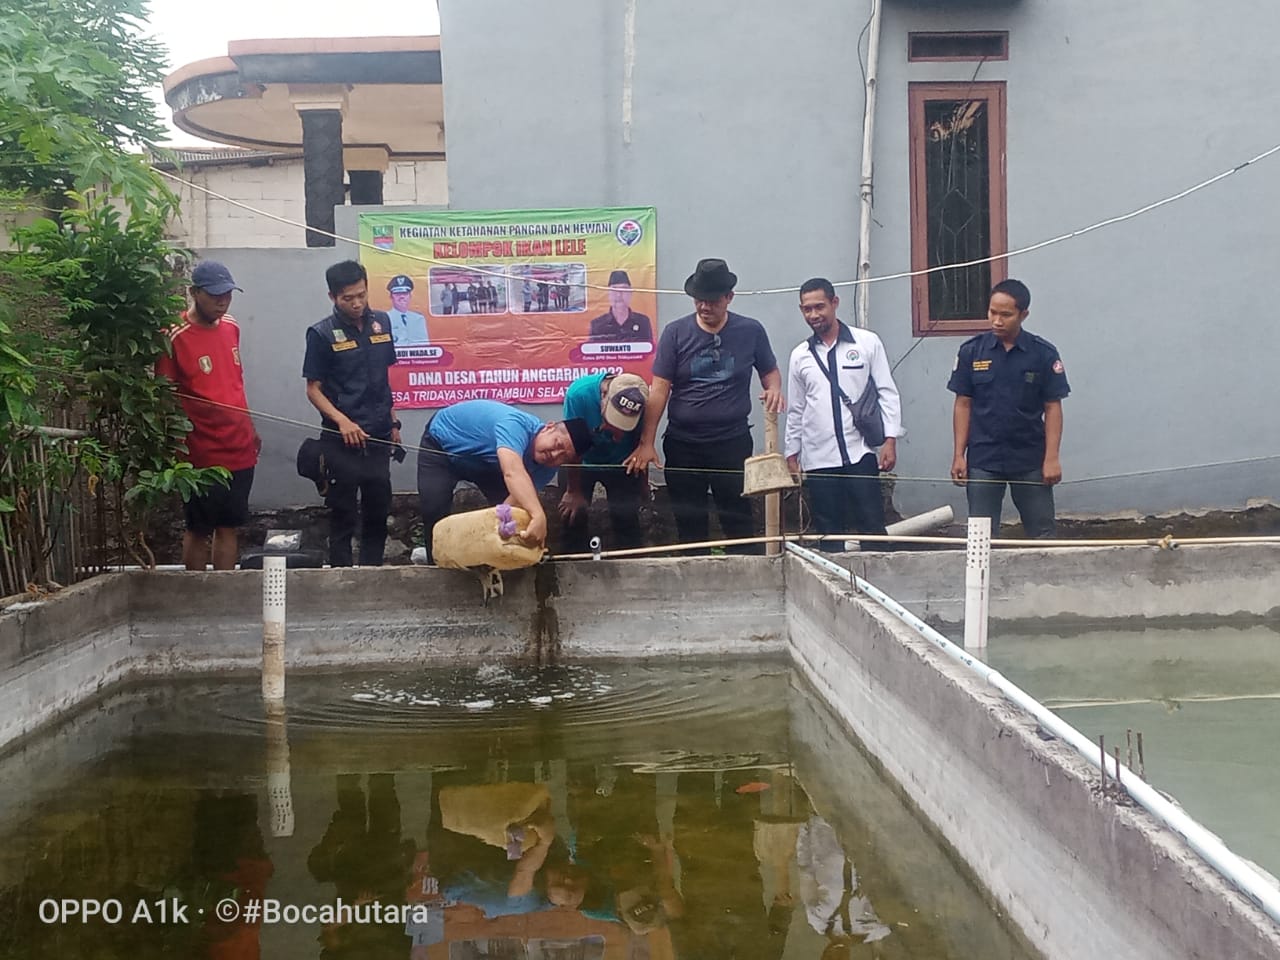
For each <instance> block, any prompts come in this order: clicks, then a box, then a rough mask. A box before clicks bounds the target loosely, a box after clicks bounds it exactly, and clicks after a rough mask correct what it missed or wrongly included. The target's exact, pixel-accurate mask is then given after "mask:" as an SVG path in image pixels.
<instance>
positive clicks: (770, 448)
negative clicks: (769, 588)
mask: <svg viewBox="0 0 1280 960" xmlns="http://www.w3.org/2000/svg"><path fill="white" fill-rule="evenodd" d="M764 452H765V453H777V452H778V415H777V414H776V413H768V412H766V413H765V415H764ZM781 533H782V494H781V493H766V494H765V495H764V535H765V536H766V537H776V536H779V535H780V534H781ZM764 552H765V555H766V556H770V557H776V556H779V555H780V554H781V553H782V543H781V542H780V541H777V540H770V541H769V542H768V543H767V544H765V548H764Z"/></svg>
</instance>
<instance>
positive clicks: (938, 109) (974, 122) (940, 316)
mask: <svg viewBox="0 0 1280 960" xmlns="http://www.w3.org/2000/svg"><path fill="white" fill-rule="evenodd" d="M909 116H910V122H911V137H910V145H911V268H912V270H925V269H929V270H931V271H932V272H930V273H927V274H924V275H921V276H916V277H914V278H913V279H912V297H911V306H912V310H911V312H912V328H913V332H914V333H915V335H916V336H928V335H931V334H951V335H957V334H972V333H975V332H978V331H980V330H985V329H986V327H987V319H986V318H987V295H988V293H989V292H990V290H991V287H992V286H993V285H994V284H996V283H998V282H999V281H1001V280H1003V279H1005V277H1006V276H1007V272H1008V271H1007V266H1006V262H1005V260H1004V259H998V260H995V261H991V262H986V263H978V262H975V261H982V260H986V259H987V258H988V257H992V256H995V255H997V254H1002V253H1004V252H1005V251H1006V250H1007V249H1008V228H1007V224H1006V221H1005V85H1004V84H1003V83H992V82H987V83H976V82H975V83H913V84H911V85H910V87H909ZM961 264H969V265H968V266H960V265H961ZM953 265H954V266H953ZM936 267H941V268H943V269H937V270H935V269H933V268H936Z"/></svg>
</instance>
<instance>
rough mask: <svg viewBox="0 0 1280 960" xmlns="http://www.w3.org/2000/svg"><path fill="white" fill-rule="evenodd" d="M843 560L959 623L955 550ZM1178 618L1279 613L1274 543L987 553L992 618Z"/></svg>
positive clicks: (1279, 555)
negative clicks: (988, 554) (989, 557)
mask: <svg viewBox="0 0 1280 960" xmlns="http://www.w3.org/2000/svg"><path fill="white" fill-rule="evenodd" d="M845 562H846V563H847V564H848V566H850V567H852V568H853V570H854V571H855V572H856V573H857V574H858V575H859V576H860V577H862V578H863V579H864V580H868V581H870V582H871V583H873V584H875V585H876V586H877V587H879V588H880V589H881V590H883V591H885V592H886V593H888V594H889V595H890V596H891V597H893V598H894V599H895V600H897V601H898V602H899V603H901V604H903V605H904V606H906V607H907V609H909V610H911V611H912V612H913V613H915V614H916V615H917V616H919V617H922V618H923V619H925V620H927V621H928V622H930V623H934V624H936V625H939V626H949V627H954V626H955V625H957V624H960V623H962V622H963V621H964V578H965V555H964V552H963V551H938V552H929V553H894V554H887V553H864V554H856V555H854V556H853V557H851V558H850V559H849V560H847V561H845ZM1187 617H1196V618H1214V617H1222V618H1231V619H1233V620H1237V621H1242V622H1243V621H1248V620H1257V619H1269V620H1277V619H1280V543H1255V544H1203V545H1199V544H1190V545H1186V546H1182V547H1177V548H1175V549H1161V548H1159V547H1063V548H1055V549H1044V548H1041V549H1036V548H1034V547H1028V548H1026V549H1015V550H993V551H992V552H991V619H992V621H999V622H1000V623H1001V624H1002V625H1004V626H1006V627H1010V628H1015V627H1016V628H1017V629H1023V630H1025V629H1027V628H1028V627H1031V628H1034V626H1035V624H1037V623H1043V622H1044V621H1046V620H1051V621H1053V622H1054V623H1055V624H1059V625H1061V624H1063V623H1066V622H1070V621H1102V620H1105V621H1108V622H1110V623H1112V624H1118V623H1120V622H1122V621H1129V622H1131V623H1133V624H1151V623H1153V622H1158V621H1160V620H1162V619H1170V618H1187Z"/></svg>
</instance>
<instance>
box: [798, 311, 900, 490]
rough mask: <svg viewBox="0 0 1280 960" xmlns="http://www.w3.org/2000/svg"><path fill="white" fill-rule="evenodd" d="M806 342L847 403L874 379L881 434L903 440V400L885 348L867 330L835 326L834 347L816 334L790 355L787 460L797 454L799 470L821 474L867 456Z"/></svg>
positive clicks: (878, 339)
mask: <svg viewBox="0 0 1280 960" xmlns="http://www.w3.org/2000/svg"><path fill="white" fill-rule="evenodd" d="M810 343H812V344H813V346H814V347H815V348H816V349H817V351H818V356H819V357H821V358H822V363H823V365H825V366H826V368H827V370H828V372H829V373H830V374H831V375H832V376H835V377H837V378H838V381H839V384H840V387H841V389H843V390H844V392H845V396H847V397H848V398H849V399H850V400H853V401H855V402H856V401H857V399H858V398H859V397H860V396H862V391H863V390H865V389H866V387H867V378H868V377H869V376H870V377H875V381H876V389H877V391H878V393H879V395H880V413H881V416H883V417H884V435H885V436H886V437H900V436H902V435H903V433H904V431H903V429H902V401H901V398H900V397H899V396H898V385H897V384H896V383H894V382H893V373H892V372H891V371H890V369H889V360H888V358H887V357H886V356H885V352H884V344H883V343H881V342H880V338H879V337H878V336H876V335H875V334H874V333H872V332H871V331H870V330H861V329H860V330H858V331H857V332H856V333H855V332H854V331H853V330H851V329H850V328H849V327H847V326H845V324H843V323H840V332H839V334H838V335H837V337H836V342H835V344H834V346H831V347H828V346H827V345H826V344H824V343H823V342H822V341H821V340H820V339H818V337H817V335H816V334H815V335H814V336H812V337H810V338H809V339H808V340H805V341H804V342H803V343H801V344H800V345H799V346H798V347H796V348H795V349H794V350H793V351H791V363H790V370H789V371H788V374H787V405H788V409H787V433H786V440H785V442H784V444H783V449H784V451H785V453H786V455H787V456H788V457H791V456H795V455H797V454H799V457H800V466H801V467H803V468H804V469H805V470H821V469H824V468H827V467H843V466H848V465H850V464H854V463H857V462H858V461H859V460H861V459H862V458H863V457H864V456H866V455H867V454H868V453H871V452H872V449H871V447H870V446H868V445H867V443H866V441H865V440H863V438H862V434H860V433H859V432H858V429H857V428H856V427H855V426H854V425H853V417H852V415H851V414H850V413H849V410H848V408H847V407H846V406H845V405H844V402H843V401H841V399H840V396H839V394H838V393H836V391H834V390H832V389H831V382H830V381H829V380H828V379H827V377H825V376H823V373H822V370H821V369H820V368H819V366H818V363H817V361H815V360H814V358H813V353H812V351H810V349H809V344H810ZM841 440H843V449H841V446H842V445H841Z"/></svg>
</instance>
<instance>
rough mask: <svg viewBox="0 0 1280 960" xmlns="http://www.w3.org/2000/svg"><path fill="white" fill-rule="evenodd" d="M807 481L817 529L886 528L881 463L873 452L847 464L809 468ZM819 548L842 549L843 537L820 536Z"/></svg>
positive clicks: (853, 530) (876, 530)
mask: <svg viewBox="0 0 1280 960" xmlns="http://www.w3.org/2000/svg"><path fill="white" fill-rule="evenodd" d="M804 484H805V486H806V487H808V488H809V507H810V509H812V510H813V525H814V527H815V528H816V529H817V532H818V533H872V534H876V533H878V534H883V533H884V532H885V529H884V498H883V497H882V496H881V494H880V465H879V463H878V462H877V461H876V455H875V454H874V453H868V454H867V455H866V456H865V457H863V458H862V459H861V460H859V461H858V462H857V463H855V464H851V465H850V466H847V467H824V468H822V469H821V470H806V471H805V475H804ZM818 548H819V549H820V550H825V551H827V552H828V553H834V552H835V551H837V550H843V549H844V537H839V538H837V539H833V540H819V541H818Z"/></svg>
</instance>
